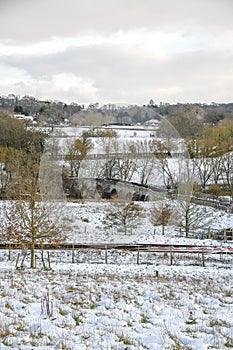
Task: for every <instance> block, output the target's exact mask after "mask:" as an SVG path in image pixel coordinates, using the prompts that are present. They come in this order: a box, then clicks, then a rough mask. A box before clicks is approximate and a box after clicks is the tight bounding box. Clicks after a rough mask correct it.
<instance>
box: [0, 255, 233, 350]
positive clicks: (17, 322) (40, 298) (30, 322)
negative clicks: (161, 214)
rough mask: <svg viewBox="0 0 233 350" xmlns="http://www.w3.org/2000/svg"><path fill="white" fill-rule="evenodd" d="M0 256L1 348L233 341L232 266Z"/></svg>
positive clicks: (200, 346)
mask: <svg viewBox="0 0 233 350" xmlns="http://www.w3.org/2000/svg"><path fill="white" fill-rule="evenodd" d="M1 258H2V261H1V262H0V278H1V284H0V287H1V288H0V296H1V299H0V300H1V301H0V321H1V322H0V349H4V350H5V349H21V350H24V349H25V350H26V349H41V350H42V349H44V350H45V349H70V350H71V349H72V350H73V349H77V350H81V349H85V350H92V349H93V350H103V349H109V350H110V349H121V350H123V349H129V350H130V349H135V350H139V349H153V350H160V349H161V350H162V349H196V350H205V349H228V348H231V347H233V295H232V287H233V281H232V265H228V264H220V265H219V264H212V265H211V264H210V265H209V266H208V267H201V266H168V265H163V264H161V265H159V266H155V265H136V264H129V265H128V264H127V265H126V264H117V265H116V264H108V265H105V264H76V263H75V264H72V263H64V264H63V263H62V262H61V263H59V264H53V266H52V268H53V270H52V271H42V270H40V269H37V270H36V271H30V270H15V268H14V264H13V261H12V262H6V256H5V257H4V259H3V254H1ZM156 270H157V271H158V277H156Z"/></svg>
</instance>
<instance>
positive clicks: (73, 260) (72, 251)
mask: <svg viewBox="0 0 233 350" xmlns="http://www.w3.org/2000/svg"><path fill="white" fill-rule="evenodd" d="M72 264H74V243H73V244H72Z"/></svg>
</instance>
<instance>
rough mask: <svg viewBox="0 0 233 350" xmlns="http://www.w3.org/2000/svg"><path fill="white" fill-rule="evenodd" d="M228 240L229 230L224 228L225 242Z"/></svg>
mask: <svg viewBox="0 0 233 350" xmlns="http://www.w3.org/2000/svg"><path fill="white" fill-rule="evenodd" d="M226 242H227V230H226V229H224V243H226Z"/></svg>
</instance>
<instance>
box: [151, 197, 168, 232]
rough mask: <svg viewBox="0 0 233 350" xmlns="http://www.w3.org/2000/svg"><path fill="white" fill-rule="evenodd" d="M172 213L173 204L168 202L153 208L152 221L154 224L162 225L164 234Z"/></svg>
mask: <svg viewBox="0 0 233 350" xmlns="http://www.w3.org/2000/svg"><path fill="white" fill-rule="evenodd" d="M172 215H173V210H172V207H171V205H170V204H169V203H167V202H163V203H162V204H159V205H157V206H154V207H153V208H152V209H151V212H150V221H151V223H152V225H153V226H162V234H163V235H164V231H165V226H167V225H168V223H169V221H170V218H171V216H172Z"/></svg>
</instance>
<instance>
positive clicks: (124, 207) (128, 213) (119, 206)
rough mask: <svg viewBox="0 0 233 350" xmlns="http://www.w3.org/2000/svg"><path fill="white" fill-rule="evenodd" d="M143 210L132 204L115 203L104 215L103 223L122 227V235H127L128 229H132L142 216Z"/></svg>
mask: <svg viewBox="0 0 233 350" xmlns="http://www.w3.org/2000/svg"><path fill="white" fill-rule="evenodd" d="M142 213H143V209H142V207H141V206H140V205H138V204H135V203H134V202H130V203H115V204H113V205H112V208H111V209H110V211H109V212H108V213H107V214H106V217H105V221H106V222H107V225H108V227H109V225H110V226H112V227H113V226H117V227H123V230H124V233H125V234H127V232H128V229H129V228H134V227H135V226H136V225H137V223H138V222H139V220H140V217H141V216H142Z"/></svg>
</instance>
